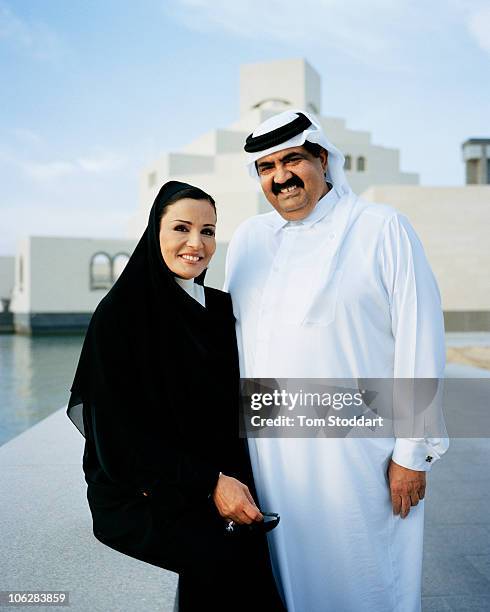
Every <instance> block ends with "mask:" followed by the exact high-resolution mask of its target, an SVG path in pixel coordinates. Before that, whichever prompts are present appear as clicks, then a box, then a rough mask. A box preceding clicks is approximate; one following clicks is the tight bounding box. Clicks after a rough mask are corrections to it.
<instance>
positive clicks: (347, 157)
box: [344, 155, 352, 170]
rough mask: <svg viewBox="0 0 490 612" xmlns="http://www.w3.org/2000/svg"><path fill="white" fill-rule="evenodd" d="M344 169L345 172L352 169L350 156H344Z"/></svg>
mask: <svg viewBox="0 0 490 612" xmlns="http://www.w3.org/2000/svg"><path fill="white" fill-rule="evenodd" d="M344 168H345V169H346V170H350V169H351V168H352V158H351V156H350V155H346V156H345V164H344Z"/></svg>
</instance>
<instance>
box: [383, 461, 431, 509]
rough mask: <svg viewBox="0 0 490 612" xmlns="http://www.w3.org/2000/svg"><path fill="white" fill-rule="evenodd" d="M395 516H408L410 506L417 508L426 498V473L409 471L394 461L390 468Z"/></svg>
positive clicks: (389, 475)
mask: <svg viewBox="0 0 490 612" xmlns="http://www.w3.org/2000/svg"><path fill="white" fill-rule="evenodd" d="M388 480H389V482H390V493H391V503H392V505H393V514H399V515H400V516H401V518H405V517H407V516H408V513H409V512H410V506H416V505H417V504H418V503H419V500H421V499H424V496H425V472H417V471H416V470H409V469H408V468H404V467H402V466H401V465H398V464H397V463H395V462H394V461H390V465H389V467H388Z"/></svg>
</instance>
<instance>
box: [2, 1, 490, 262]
mask: <svg viewBox="0 0 490 612" xmlns="http://www.w3.org/2000/svg"><path fill="white" fill-rule="evenodd" d="M298 57H304V58H305V59H306V60H307V61H308V62H309V63H310V64H311V65H312V66H313V67H314V68H315V69H316V70H317V72H319V73H320V75H321V77H322V100H323V108H322V114H323V115H325V116H333V117H341V118H343V119H345V120H346V122H347V127H349V128H352V129H358V130H368V131H370V132H371V133H372V138H373V142H374V143H375V144H378V145H382V146H387V147H396V148H399V149H400V152H401V169H402V170H403V171H406V172H418V173H419V174H420V179H421V184H422V185H462V184H464V167H463V163H462V160H461V143H462V142H463V141H464V140H466V139H467V138H470V137H490V3H489V2H488V0H432V1H431V2H424V1H422V0H415V1H414V0H349V1H348V2H346V1H345V0H302V1H301V2H298V1H297V0H296V1H290V0H280V1H278V0H269V1H268V2H264V1H263V0H235V1H234V2H230V1H229V0H139V2H134V1H133V0H42V1H40V0H0V255H13V254H14V253H15V249H16V245H17V242H18V240H19V239H20V238H22V237H23V236H26V235H48V236H49V235H53V236H89V237H107V238H118V237H121V238H122V237H126V236H127V234H128V222H129V219H130V218H131V217H132V216H133V215H134V214H135V212H136V209H137V206H138V180H139V174H140V172H141V170H142V168H143V167H144V166H145V165H147V164H148V163H150V162H152V161H153V160H154V159H155V158H156V157H158V156H159V155H160V154H161V153H163V152H165V151H172V150H178V149H179V148H180V147H182V146H183V145H185V144H187V143H188V142H190V141H191V140H193V139H194V138H196V137H197V136H199V135H200V134H202V133H204V132H207V131H209V130H212V129H214V128H217V127H226V126H227V125H228V124H229V123H231V122H232V121H234V120H236V119H237V118H238V114H239V109H238V105H239V100H238V96H239V68H240V65H241V64H244V63H251V62H261V61H271V60H279V59H291V58H298ZM244 171H245V170H244Z"/></svg>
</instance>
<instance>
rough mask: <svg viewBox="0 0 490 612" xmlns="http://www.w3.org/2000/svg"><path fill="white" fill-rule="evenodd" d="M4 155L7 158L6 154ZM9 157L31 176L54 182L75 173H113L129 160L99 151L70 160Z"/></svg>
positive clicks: (35, 178)
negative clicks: (33, 159)
mask: <svg viewBox="0 0 490 612" xmlns="http://www.w3.org/2000/svg"><path fill="white" fill-rule="evenodd" d="M3 157H4V158H7V156H6V155H5V154H4V155H3ZM8 159H9V161H11V162H14V163H16V164H17V165H18V166H19V167H20V168H21V170H22V171H23V172H24V173H25V174H26V175H27V176H28V177H29V178H31V179H34V180H36V181H40V182H52V181H55V180H59V179H62V178H65V177H67V176H73V175H84V174H85V175H87V174H88V175H90V174H91V175H98V176H103V175H107V174H112V173H114V172H117V171H118V170H120V169H121V168H123V167H124V166H125V165H126V162H127V160H126V158H125V157H124V156H122V155H120V154H116V153H111V152H99V153H96V154H94V155H92V156H85V157H79V158H77V159H75V160H68V161H63V160H54V161H48V162H39V161H19V160H13V158H12V157H10V158H8Z"/></svg>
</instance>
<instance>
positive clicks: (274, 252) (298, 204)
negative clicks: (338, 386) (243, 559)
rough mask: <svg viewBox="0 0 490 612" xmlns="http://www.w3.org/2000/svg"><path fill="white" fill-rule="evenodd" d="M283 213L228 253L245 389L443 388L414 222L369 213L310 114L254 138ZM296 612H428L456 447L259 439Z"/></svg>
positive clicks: (284, 118)
mask: <svg viewBox="0 0 490 612" xmlns="http://www.w3.org/2000/svg"><path fill="white" fill-rule="evenodd" d="M245 150H246V151H247V152H248V167H249V171H250V174H251V175H252V176H253V177H255V178H257V179H258V180H259V181H260V185H261V187H262V190H263V192H264V194H265V196H266V198H267V200H268V201H269V203H270V204H271V205H272V207H273V209H274V210H273V211H272V212H270V213H268V214H265V215H259V216H256V217H253V218H251V219H248V220H247V221H245V222H244V223H243V224H242V225H241V226H240V228H239V229H238V230H237V232H236V234H235V236H234V237H233V240H232V241H231V243H230V247H229V251H228V258H227V277H226V282H225V286H226V289H227V290H228V291H230V293H231V295H232V299H233V305H234V312H235V316H236V319H237V337H238V345H239V352H240V368H241V375H242V377H245V378H275V379H277V378H323V379H325V378H337V379H338V378H344V379H345V378H350V379H356V378H358V377H363V378H389V379H391V378H417V377H420V378H422V377H430V378H441V377H442V376H443V371H444V353H445V351H444V327H443V318H442V311H441V303H440V295H439V291H438V288H437V285H436V282H435V280H434V276H433V274H432V272H431V270H430V267H429V264H428V263H427V260H426V258H425V255H424V252H423V249H422V246H421V244H420V242H419V240H418V238H417V236H416V234H415V232H414V230H413V228H412V227H411V225H410V224H409V222H408V220H407V219H406V218H405V217H403V216H402V215H400V214H398V213H397V212H396V211H395V210H393V209H392V208H390V207H389V206H384V205H378V204H372V203H368V202H364V201H362V200H361V199H359V198H358V197H357V196H356V195H354V193H353V192H352V190H351V189H350V187H349V185H348V183H347V181H346V178H345V175H344V171H343V164H344V157H343V155H342V154H341V153H340V151H339V150H338V149H336V148H335V147H334V146H333V145H332V144H331V143H330V142H329V141H328V140H327V138H326V137H325V135H324V133H323V131H322V129H321V127H320V125H319V124H318V123H317V122H316V121H315V119H314V118H313V117H312V116H310V115H308V114H307V113H304V112H301V111H285V112H283V113H280V114H279V115H276V116H274V117H272V118H270V119H268V120H267V121H265V122H264V123H262V124H261V125H260V126H259V127H258V128H257V129H256V130H255V131H254V132H253V133H252V134H251V135H250V136H249V137H248V138H247V143H246V145H245ZM249 446H250V453H251V458H252V465H253V469H254V478H255V482H256V485H257V491H258V497H259V501H260V507H261V508H262V509H272V510H274V511H276V512H278V513H279V514H280V515H281V524H280V526H279V527H278V528H277V529H276V530H275V531H274V532H272V534H271V535H270V540H269V543H270V549H271V556H272V561H273V566H274V570H275V574H276V578H277V580H278V583H279V587H280V589H281V591H282V595H283V598H284V600H285V603H286V605H287V608H288V610H289V612H325V611H327V610H332V611H335V612H361V611H362V612H366V611H367V612H371V611H372V612H393V611H394V610H396V611H398V612H415V611H418V610H420V583H421V564H422V536H423V503H420V501H421V500H423V499H424V494H425V472H426V471H428V470H429V469H430V468H431V466H432V465H433V463H434V462H435V461H436V460H437V459H438V458H439V457H440V456H441V455H442V454H443V453H444V452H445V451H446V449H447V439H445V438H440V439H433V438H431V439H424V438H397V439H395V438H376V439H375V438H372V439H366V438H343V439H342V438H328V439H325V438H324V439H319V438H315V439H313V438H310V439H307V438H260V439H251V440H249Z"/></svg>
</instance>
